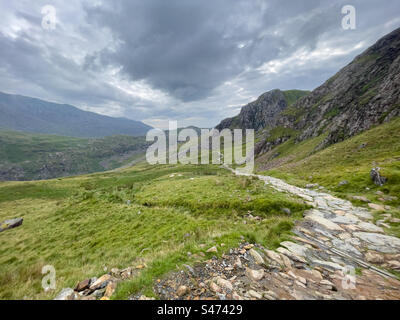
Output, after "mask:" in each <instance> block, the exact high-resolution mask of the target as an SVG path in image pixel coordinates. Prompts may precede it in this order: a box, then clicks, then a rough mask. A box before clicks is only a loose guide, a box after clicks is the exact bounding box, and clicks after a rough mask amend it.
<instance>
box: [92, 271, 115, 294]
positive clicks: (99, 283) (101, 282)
mask: <svg viewBox="0 0 400 320" xmlns="http://www.w3.org/2000/svg"><path fill="white" fill-rule="evenodd" d="M110 280H111V276H110V275H109V274H105V275H103V276H101V277H100V278H99V279H97V280H96V281H95V282H94V283H93V284H91V285H90V290H98V289H103V288H105V287H106V286H107V284H108V282H109V281H110Z"/></svg>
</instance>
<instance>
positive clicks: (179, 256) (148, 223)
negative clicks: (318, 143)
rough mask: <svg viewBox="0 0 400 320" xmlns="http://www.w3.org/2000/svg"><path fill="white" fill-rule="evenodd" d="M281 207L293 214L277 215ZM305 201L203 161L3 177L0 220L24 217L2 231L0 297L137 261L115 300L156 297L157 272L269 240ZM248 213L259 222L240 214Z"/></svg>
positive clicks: (36, 293) (285, 229) (35, 292)
mask: <svg viewBox="0 0 400 320" xmlns="http://www.w3.org/2000/svg"><path fill="white" fill-rule="evenodd" d="M127 200H130V201H131V204H127ZM284 207H286V208H290V209H291V211H292V213H293V215H292V216H290V217H289V216H287V215H285V214H284V213H283V212H282V210H281V209H282V208H284ZM305 208H306V206H305V205H304V204H303V202H302V201H300V200H299V199H296V198H291V197H289V196H287V195H285V194H282V193H279V192H276V191H274V190H272V189H270V188H269V187H267V186H265V185H264V184H263V183H262V182H261V181H259V180H257V179H253V178H245V177H236V176H234V175H233V174H231V173H230V172H229V171H227V170H224V169H221V168H219V167H217V166H211V165H210V166H205V165H198V166H194V165H187V166H182V165H176V166H173V165H165V166H149V165H145V164H140V165H136V166H135V167H132V168H129V169H125V170H120V171H118V172H106V173H97V174H92V175H88V176H80V177H72V178H63V179H54V180H48V181H37V182H3V183H0V221H3V220H5V219H9V218H14V217H22V218H24V223H23V225H22V226H20V227H18V228H15V229H11V230H7V231H4V232H2V233H0V298H1V299H22V298H24V297H25V298H30V299H50V298H53V297H54V296H55V294H56V293H58V292H59V291H60V290H61V289H62V288H64V287H73V286H74V285H75V284H76V283H77V281H79V280H83V279H85V278H88V277H93V276H100V275H102V274H104V273H105V271H104V268H105V267H107V270H110V269H111V268H113V267H117V268H124V267H128V266H133V267H134V266H137V265H138V264H143V263H145V264H146V265H147V267H146V268H145V269H143V270H141V271H140V272H139V273H138V274H137V276H136V277H134V278H133V279H131V280H129V281H125V282H123V283H121V284H120V285H119V286H118V289H117V293H116V295H115V297H114V298H118V299H126V298H127V297H128V296H129V295H131V294H133V293H136V292H139V291H140V292H143V293H146V294H148V295H154V294H153V293H152V289H151V288H152V285H153V283H154V281H155V280H156V279H157V278H160V277H162V276H163V275H165V274H166V273H168V272H170V271H174V270H177V269H179V268H181V267H182V264H184V263H186V264H194V263H195V262H196V261H199V256H200V255H198V256H196V254H199V253H200V252H204V251H205V250H207V249H208V248H209V247H211V246H214V245H217V246H218V249H219V252H218V255H221V254H222V253H223V252H224V251H226V250H229V248H232V247H235V246H237V245H238V243H239V242H240V241H241V239H242V237H244V238H245V239H246V240H248V241H251V242H255V241H257V242H259V243H261V244H264V245H265V246H268V247H270V248H275V247H277V246H278V245H279V243H280V241H282V240H284V239H288V235H289V234H290V230H291V228H292V226H293V223H294V220H295V219H300V218H301V216H302V212H303V211H304V209H305ZM249 211H251V212H252V214H253V215H254V216H256V215H258V216H260V217H262V218H263V220H262V221H253V220H249V219H245V218H244V216H245V215H246V214H247V213H248V212H249ZM244 220H246V221H247V223H246V224H244V222H243V221H244ZM221 243H223V244H225V246H223V247H222V246H220V245H221ZM202 245H205V247H204V248H203V247H202ZM188 252H191V253H192V255H191V256H189V255H188ZM211 256H212V254H207V255H206V256H205V257H204V258H201V259H207V258H210V257H211ZM44 265H53V266H54V267H55V268H56V276H57V278H56V279H57V289H56V290H55V291H51V292H48V293H45V292H44V290H43V289H42V288H41V279H42V277H43V275H42V274H41V269H42V267H43V266H44Z"/></svg>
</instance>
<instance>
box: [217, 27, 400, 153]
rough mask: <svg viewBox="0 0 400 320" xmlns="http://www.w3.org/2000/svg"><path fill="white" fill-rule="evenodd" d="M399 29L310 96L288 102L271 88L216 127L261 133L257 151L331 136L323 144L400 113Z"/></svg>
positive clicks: (368, 127)
mask: <svg viewBox="0 0 400 320" xmlns="http://www.w3.org/2000/svg"><path fill="white" fill-rule="evenodd" d="M399 86H400V28H399V29H397V30H395V31H393V32H391V33H390V34H388V35H386V36H385V37H383V38H382V39H380V40H379V41H378V42H377V43H376V44H374V45H373V46H372V47H370V48H369V49H367V50H366V51H365V52H363V53H362V54H360V55H359V56H358V57H356V58H355V59H354V60H353V62H351V63H350V64H349V65H347V66H346V67H344V68H343V69H342V70H340V71H339V72H338V73H337V74H336V75H334V76H333V77H332V78H330V79H329V80H328V81H326V82H325V83H324V84H323V85H321V86H320V87H318V88H317V89H315V90H314V91H312V92H311V93H310V94H307V95H306V96H304V97H302V98H300V99H298V100H297V101H296V102H294V103H293V104H292V105H288V103H287V102H286V100H285V98H284V94H283V93H282V92H281V91H279V90H273V91H271V92H267V93H265V94H263V95H262V96H261V97H260V98H259V99H258V100H257V101H255V102H252V103H250V104H248V105H247V106H245V107H243V109H242V111H241V112H240V114H239V115H238V116H237V117H234V118H229V119H226V120H224V121H222V122H221V124H219V125H218V126H217V127H216V128H217V129H223V128H253V129H255V130H259V131H261V129H262V131H263V133H262V135H261V138H260V139H259V143H258V144H257V145H256V148H255V152H256V154H263V153H265V152H268V151H270V150H272V149H273V148H274V147H276V146H277V145H279V144H282V143H284V142H286V141H287V140H289V139H291V138H293V139H294V140H295V142H301V141H303V140H306V139H308V138H312V137H316V136H319V135H321V134H327V137H326V138H325V139H324V140H323V141H322V142H321V143H320V144H319V145H318V146H317V147H316V150H319V149H322V148H325V147H327V146H329V145H331V144H333V143H336V142H340V141H343V140H345V139H347V138H349V137H351V136H353V135H355V134H358V133H360V132H362V131H365V130H368V129H370V128H371V127H372V126H373V125H377V124H380V123H383V122H386V121H389V120H390V119H392V118H393V117H396V116H399V115H400V102H399V101H400V90H399Z"/></svg>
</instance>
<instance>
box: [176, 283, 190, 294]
mask: <svg viewBox="0 0 400 320" xmlns="http://www.w3.org/2000/svg"><path fill="white" fill-rule="evenodd" d="M187 293H189V288H188V287H186V286H180V287H179V288H178V290H176V295H177V296H178V297H182V296H184V295H186V294H187Z"/></svg>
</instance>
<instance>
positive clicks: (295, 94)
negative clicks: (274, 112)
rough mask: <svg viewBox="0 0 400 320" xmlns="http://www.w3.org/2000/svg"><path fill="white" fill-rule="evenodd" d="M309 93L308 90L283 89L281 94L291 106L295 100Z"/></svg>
mask: <svg viewBox="0 0 400 320" xmlns="http://www.w3.org/2000/svg"><path fill="white" fill-rule="evenodd" d="M309 93H310V91H304V90H286V91H283V95H284V96H285V99H286V102H287V104H288V106H291V105H292V104H293V103H295V102H296V101H297V100H299V99H300V98H302V97H304V96H306V95H307V94H309Z"/></svg>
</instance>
